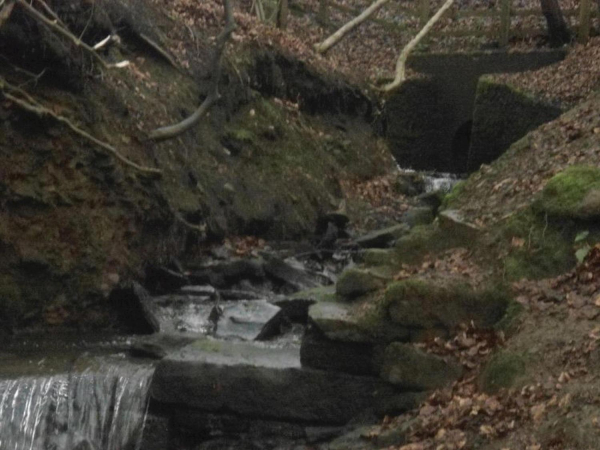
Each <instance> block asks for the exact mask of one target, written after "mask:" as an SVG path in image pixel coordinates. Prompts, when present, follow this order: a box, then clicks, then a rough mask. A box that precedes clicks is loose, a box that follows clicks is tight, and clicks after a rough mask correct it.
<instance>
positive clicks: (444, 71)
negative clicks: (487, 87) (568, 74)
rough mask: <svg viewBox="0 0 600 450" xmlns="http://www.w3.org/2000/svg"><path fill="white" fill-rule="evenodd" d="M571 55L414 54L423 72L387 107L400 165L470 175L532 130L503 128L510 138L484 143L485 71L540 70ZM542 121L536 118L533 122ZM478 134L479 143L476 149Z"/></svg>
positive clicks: (413, 65) (551, 52) (390, 136)
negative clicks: (480, 102) (478, 105)
mask: <svg viewBox="0 0 600 450" xmlns="http://www.w3.org/2000/svg"><path fill="white" fill-rule="evenodd" d="M565 55H566V51H565V50H544V51H534V52H523V53H516V52H515V53H506V52H479V53H469V54H420V55H419V54H417V55H414V56H412V57H411V58H410V59H409V61H408V65H409V68H410V69H412V70H413V71H415V72H417V74H418V76H417V77H413V78H410V79H408V80H407V81H406V82H405V83H404V84H403V85H402V86H401V87H400V88H398V90H397V91H396V92H395V93H394V94H393V95H392V96H391V97H390V98H389V99H388V101H387V103H386V108H385V121H386V124H387V127H386V128H387V132H386V137H387V139H388V142H389V144H390V148H391V150H392V153H393V154H394V156H395V158H396V160H397V161H398V164H399V165H400V166H401V167H403V168H412V169H416V170H435V171H440V172H453V173H464V172H468V171H472V170H475V169H477V168H478V167H479V165H480V164H481V163H484V162H486V163H487V162H490V161H491V160H493V159H495V158H496V157H497V156H499V155H500V154H501V153H502V152H503V151H504V150H506V148H508V146H509V145H510V142H509V143H508V145H507V144H506V139H508V140H510V139H513V140H517V139H518V138H520V137H521V136H522V135H523V134H524V133H526V132H527V131H529V129H531V128H529V129H525V130H524V129H523V127H521V128H520V129H519V130H515V133H504V132H505V131H506V130H505V129H504V130H501V129H497V130H496V131H498V132H499V133H503V134H504V135H505V138H504V139H505V140H504V141H502V142H498V143H496V145H492V146H491V147H489V146H488V143H486V142H482V139H483V140H485V139H488V138H487V137H485V136H482V135H481V134H477V133H478V130H477V126H478V125H479V124H480V121H478V120H474V116H473V113H474V104H475V94H476V91H477V83H478V80H479V78H480V77H481V76H482V75H484V74H493V73H508V72H523V71H528V70H535V69H539V68H541V67H543V66H547V65H549V64H553V63H555V62H558V61H560V60H562V59H564V57H565ZM542 116H543V118H542V119H540V120H543V121H547V120H551V118H552V117H551V116H552V115H551V114H549V115H542ZM543 121H542V122H541V123H543ZM538 125H539V123H537V122H535V123H531V124H530V125H528V126H529V127H533V128H535V127H536V126H538ZM491 126H492V127H494V126H497V127H505V128H506V127H510V126H511V125H510V124H509V123H498V124H496V125H494V124H492V125H491ZM525 128H527V127H525ZM475 135H477V138H476V136H475ZM492 135H493V133H492ZM513 135H514V136H513ZM475 138H476V139H478V142H477V147H476V148H473V145H472V144H473V140H474V139H475Z"/></svg>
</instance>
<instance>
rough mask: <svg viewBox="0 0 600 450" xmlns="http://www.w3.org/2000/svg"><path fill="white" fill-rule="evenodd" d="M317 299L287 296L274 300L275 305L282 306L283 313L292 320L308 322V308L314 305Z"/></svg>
mask: <svg viewBox="0 0 600 450" xmlns="http://www.w3.org/2000/svg"><path fill="white" fill-rule="evenodd" d="M314 303H315V300H312V299H303V298H294V297H285V298H283V299H278V300H275V301H273V304H274V305H277V306H279V307H280V308H281V310H282V313H283V314H284V315H285V317H286V318H287V319H288V320H289V321H290V322H297V323H306V322H307V321H308V308H310V305H313V304H314Z"/></svg>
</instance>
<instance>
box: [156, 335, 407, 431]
mask: <svg viewBox="0 0 600 450" xmlns="http://www.w3.org/2000/svg"><path fill="white" fill-rule="evenodd" d="M396 394H398V393H397V391H396V390H395V389H394V388H393V387H392V386H391V385H389V384H387V383H385V382H383V381H381V380H379V379H378V378H374V377H361V376H355V375H347V374H341V373H335V372H326V371H320V370H314V369H302V368H301V367H300V355H299V349H298V348H273V347H268V346H266V345H261V344H259V343H248V342H232V341H215V340H199V341H196V342H194V343H193V344H190V345H189V346H187V347H185V348H183V349H182V350H180V351H178V352H176V353H174V354H172V355H170V356H168V357H166V358H165V359H163V360H162V361H161V362H160V363H159V365H158V367H157V369H156V373H155V375H154V379H153V384H152V396H153V398H154V399H155V400H157V401H159V402H162V403H166V404H175V405H178V406H180V407H186V408H193V409H198V410H202V411H212V412H227V413H233V414H239V415H241V416H245V417H248V416H250V417H255V418H261V419H277V420H284V421H303V422H311V423H320V424H344V423H346V422H348V421H349V420H350V419H351V418H353V417H354V416H356V415H358V414H359V413H361V412H363V411H364V410H366V409H369V408H377V407H378V406H379V404H380V403H381V402H384V401H387V400H388V399H389V398H391V397H393V396H395V395H396Z"/></svg>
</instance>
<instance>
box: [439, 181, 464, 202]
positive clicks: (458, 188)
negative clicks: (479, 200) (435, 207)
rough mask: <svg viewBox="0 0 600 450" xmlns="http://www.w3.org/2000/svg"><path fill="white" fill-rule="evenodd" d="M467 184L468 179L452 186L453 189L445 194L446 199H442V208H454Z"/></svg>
mask: <svg viewBox="0 0 600 450" xmlns="http://www.w3.org/2000/svg"><path fill="white" fill-rule="evenodd" d="M466 185H467V182H466V180H460V181H459V182H458V183H456V184H455V185H454V186H453V187H452V190H451V191H450V192H448V193H447V194H446V195H445V196H444V199H443V200H442V208H443V209H449V208H452V206H453V203H454V202H455V201H456V199H457V198H458V197H459V196H460V195H461V194H462V193H463V192H464V190H465V186H466Z"/></svg>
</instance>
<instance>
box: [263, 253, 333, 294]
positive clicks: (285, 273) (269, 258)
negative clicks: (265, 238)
mask: <svg viewBox="0 0 600 450" xmlns="http://www.w3.org/2000/svg"><path fill="white" fill-rule="evenodd" d="M262 256H263V258H264V260H265V264H264V268H265V272H266V273H268V274H269V275H270V276H272V277H274V278H275V279H277V280H278V281H280V282H284V283H286V284H287V285H289V286H291V287H292V288H293V289H295V290H296V291H300V290H302V289H308V288H314V287H317V286H320V285H321V283H320V281H319V279H318V278H317V277H315V276H312V275H310V274H309V273H308V272H306V271H305V270H302V269H300V268H298V267H294V266H292V265H291V264H290V263H288V262H285V261H283V260H282V259H279V258H277V257H275V256H273V255H269V254H263V255H262Z"/></svg>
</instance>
